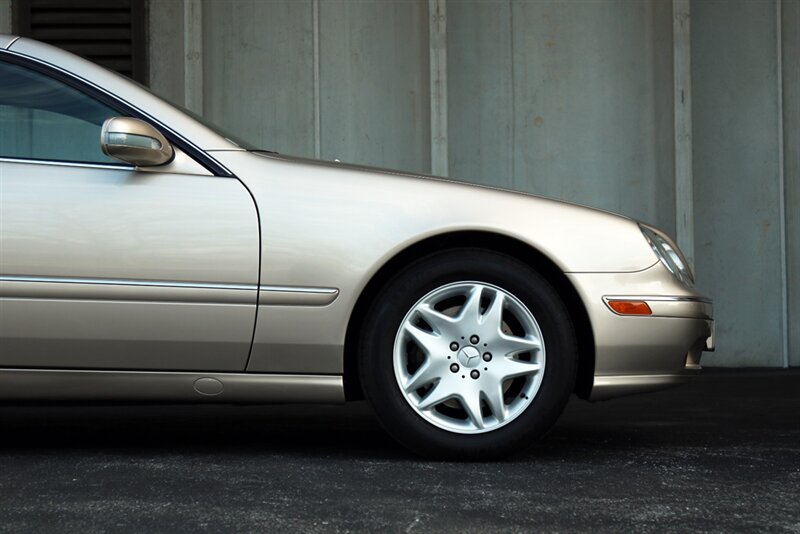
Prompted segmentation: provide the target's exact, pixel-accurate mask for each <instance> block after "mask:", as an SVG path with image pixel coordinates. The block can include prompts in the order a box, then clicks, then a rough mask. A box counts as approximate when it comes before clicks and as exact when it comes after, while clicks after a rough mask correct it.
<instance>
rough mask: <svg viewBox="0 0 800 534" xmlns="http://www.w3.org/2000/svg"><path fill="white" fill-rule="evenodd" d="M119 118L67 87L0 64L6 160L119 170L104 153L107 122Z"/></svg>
mask: <svg viewBox="0 0 800 534" xmlns="http://www.w3.org/2000/svg"><path fill="white" fill-rule="evenodd" d="M116 115H119V113H117V112H116V111H115V110H113V109H112V108H110V107H108V106H106V105H104V104H101V103H100V102H97V101H96V100H94V99H92V98H91V97H89V96H87V95H85V94H83V93H81V92H80V91H78V90H76V89H73V88H72V87H70V86H68V85H66V84H64V83H62V82H59V81H57V80H54V79H52V78H50V77H48V76H46V75H44V74H41V73H39V72H36V71H33V70H30V69H27V68H25V67H22V66H19V65H16V64H12V63H5V62H3V61H0V157H7V158H22V159H37V160H50V161H53V160H55V161H66V162H79V163H106V164H107V163H116V164H119V163H120V162H119V161H118V160H115V159H114V158H111V157H109V156H106V155H105V154H103V151H102V150H101V149H100V129H101V127H102V126H103V122H104V121H105V120H106V119H107V118H109V117H114V116H116Z"/></svg>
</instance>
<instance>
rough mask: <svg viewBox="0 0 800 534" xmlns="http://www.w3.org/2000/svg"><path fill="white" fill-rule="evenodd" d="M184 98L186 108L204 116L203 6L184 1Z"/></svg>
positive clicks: (192, 0) (196, 1)
mask: <svg viewBox="0 0 800 534" xmlns="http://www.w3.org/2000/svg"><path fill="white" fill-rule="evenodd" d="M183 51H184V58H183V80H184V81H183V84H184V85H183V98H184V104H185V105H186V107H187V108H188V109H190V110H192V111H194V112H195V113H198V114H200V115H202V114H203V111H204V110H203V5H202V2H201V0H183Z"/></svg>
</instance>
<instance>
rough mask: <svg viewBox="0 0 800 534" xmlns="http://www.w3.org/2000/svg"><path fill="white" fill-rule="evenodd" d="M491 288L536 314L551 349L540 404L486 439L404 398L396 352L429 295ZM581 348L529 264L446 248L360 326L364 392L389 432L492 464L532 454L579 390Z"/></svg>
mask: <svg viewBox="0 0 800 534" xmlns="http://www.w3.org/2000/svg"><path fill="white" fill-rule="evenodd" d="M467 280H469V281H475V282H483V283H487V284H492V285H494V286H497V287H499V288H501V289H503V290H504V291H507V292H509V293H511V294H512V295H514V296H515V297H516V298H517V299H518V300H519V301H521V302H522V303H523V304H524V305H525V306H526V307H527V308H528V310H530V311H531V312H532V313H533V316H534V317H535V320H536V322H537V323H538V325H539V328H540V330H541V333H542V335H543V336H544V339H545V344H546V355H547V360H546V366H545V369H544V375H543V377H542V379H541V380H542V381H541V384H540V386H539V389H538V391H537V393H536V395H535V397H534V399H533V401H532V402H531V403H530V404H529V405H528V406H527V407H526V408H525V410H524V411H523V412H522V413H520V414H519V415H518V416H517V417H516V418H515V419H513V420H512V421H510V422H509V423H508V424H506V425H505V426H501V427H499V428H496V429H495V430H492V431H490V432H485V433H479V434H461V433H457V432H452V431H448V430H445V429H442V428H439V427H437V426H435V425H434V424H432V423H431V422H429V421H427V420H425V419H424V418H423V417H422V416H421V415H419V414H418V413H417V412H416V411H415V410H414V409H413V408H412V407H411V406H410V405H409V402H408V401H407V400H406V398H405V397H404V394H403V393H402V391H401V389H400V387H399V385H398V383H397V379H396V378H395V374H394V366H393V359H392V358H393V349H394V342H395V336H396V335H397V331H398V328H399V326H400V324H401V322H402V321H403V318H404V317H405V316H406V313H408V312H409V310H410V309H411V308H412V307H413V306H414V305H415V303H417V301H418V300H419V299H420V298H422V297H423V296H424V295H426V294H428V293H429V292H430V291H433V290H434V289H436V288H439V287H442V286H444V285H447V284H451V283H454V282H460V281H467ZM577 359H578V352H577V343H576V339H575V331H574V328H573V325H572V321H571V319H570V315H569V312H568V310H567V308H566V306H565V305H564V303H563V302H562V300H561V299H560V298H559V295H558V293H557V292H556V290H555V289H553V287H552V286H551V285H550V284H549V283H548V282H547V280H545V278H543V277H542V276H541V275H540V274H539V273H538V272H536V271H535V270H534V269H532V268H531V267H530V266H529V265H527V264H525V263H523V262H521V261H519V260H517V259H515V258H513V257H510V256H507V255H504V254H501V253H497V252H494V251H489V250H485V249H477V248H459V249H450V250H443V251H440V252H437V253H434V254H431V255H429V256H426V257H424V258H421V259H419V260H417V261H415V262H414V263H412V264H410V265H409V266H408V267H406V268H404V269H403V270H402V271H401V272H399V273H398V274H397V275H395V276H394V277H393V278H392V279H391V280H390V281H389V282H388V283H387V284H386V285H385V286H384V287H383V289H382V290H381V291H380V292H379V294H378V295H377V297H376V299H375V301H374V303H373V305H372V306H371V308H370V310H369V312H368V313H367V314H366V320H365V322H364V324H363V327H362V329H361V336H360V343H359V354H358V365H359V373H360V378H361V384H362V387H363V389H364V394H365V396H366V398H367V400H368V401H369V403H370V404H371V406H372V408H373V409H374V411H375V413H376V414H377V416H378V419H379V421H380V423H381V424H382V426H383V427H384V428H385V429H386V431H387V432H388V433H389V434H390V435H391V436H392V437H394V439H396V440H397V441H399V442H400V443H401V444H403V445H405V446H406V447H408V448H410V449H412V450H413V451H416V452H418V453H420V454H423V455H426V456H432V457H439V458H448V459H455V460H487V459H493V458H499V457H502V456H506V455H508V454H510V453H514V452H518V451H521V450H524V449H526V448H527V447H528V446H529V445H531V444H532V443H534V442H535V441H536V439H538V438H540V437H541V436H543V435H544V434H545V433H546V432H547V430H548V429H549V428H550V427H551V426H552V425H553V424H554V423H555V421H556V419H557V418H558V417H559V415H560V414H561V412H562V411H563V409H564V406H565V404H566V403H567V400H568V399H569V396H570V394H571V393H572V391H573V389H574V386H575V376H576V369H577Z"/></svg>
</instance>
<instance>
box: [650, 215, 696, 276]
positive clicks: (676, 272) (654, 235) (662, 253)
mask: <svg viewBox="0 0 800 534" xmlns="http://www.w3.org/2000/svg"><path fill="white" fill-rule="evenodd" d="M639 227H640V228H641V229H642V233H643V234H644V237H645V239H647V242H648V243H650V246H651V247H652V249H653V252H655V253H656V256H657V257H658V259H659V260H660V261H661V263H663V264H664V266H665V267H666V268H667V270H668V271H669V272H671V273H672V275H673V276H674V277H675V278H677V279H678V280H679V281H680V282H683V284H685V285H687V286H691V285H692V284H694V275H693V274H692V270H691V269H690V268H689V263H688V262H687V261H686V258H685V257H684V256H683V253H682V252H681V251H680V249H679V248H678V246H677V245H676V244H675V243H674V242H673V241H672V240H671V239H670V238H669V237H667V236H666V235H665V234H663V233H662V232H660V231H659V230H656V229H655V228H653V227H650V226H645V225H644V224H639Z"/></svg>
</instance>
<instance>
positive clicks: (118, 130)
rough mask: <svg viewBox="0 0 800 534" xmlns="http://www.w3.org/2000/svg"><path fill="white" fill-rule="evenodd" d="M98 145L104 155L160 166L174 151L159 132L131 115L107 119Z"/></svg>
mask: <svg viewBox="0 0 800 534" xmlns="http://www.w3.org/2000/svg"><path fill="white" fill-rule="evenodd" d="M100 147H101V148H102V149H103V153H104V154H106V155H107V156H111V157H112V158H117V159H119V160H122V161H124V162H126V163H132V164H134V165H137V166H139V167H149V166H154V165H163V164H165V163H169V162H170V161H172V158H173V157H175V150H174V149H173V148H172V145H171V144H170V142H169V141H167V139H166V138H165V137H164V136H163V135H161V132H159V131H158V130H156V129H155V128H153V127H152V126H151V125H149V124H148V123H146V122H144V121H142V120H139V119H134V118H131V117H111V118H110V119H106V122H104V123H103V130H102V131H101V132H100Z"/></svg>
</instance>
